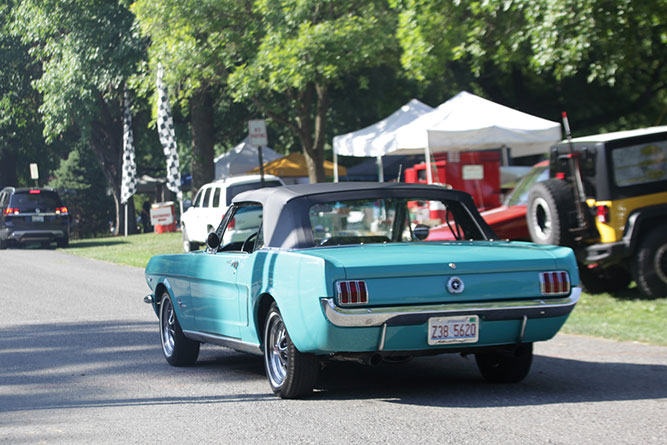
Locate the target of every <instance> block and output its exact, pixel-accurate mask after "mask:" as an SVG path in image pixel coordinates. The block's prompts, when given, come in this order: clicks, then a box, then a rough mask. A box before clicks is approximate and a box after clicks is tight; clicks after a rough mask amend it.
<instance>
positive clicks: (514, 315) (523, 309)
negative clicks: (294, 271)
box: [320, 287, 581, 327]
mask: <svg viewBox="0 0 667 445" xmlns="http://www.w3.org/2000/svg"><path fill="white" fill-rule="evenodd" d="M580 296H581V288H580V287H574V288H572V293H571V294H570V295H569V296H567V297H564V298H554V299H532V300H518V301H496V302H489V303H484V302H481V303H450V304H432V305H423V306H392V307H376V308H369V307H365V308H341V307H338V306H336V304H335V302H334V299H333V298H322V299H321V300H320V304H321V305H322V310H323V311H324V315H325V316H326V318H327V320H329V321H330V322H331V323H332V324H333V325H334V326H340V327H374V326H382V325H383V324H387V325H389V326H406V325H416V324H421V323H424V322H426V321H427V320H428V319H429V318H430V317H446V316H449V315H460V314H470V315H475V314H476V315H479V316H480V317H482V318H483V319H485V320H488V321H493V320H520V319H522V318H523V317H524V316H525V317H526V318H547V317H558V316H562V315H568V314H569V313H570V312H571V311H572V309H573V308H574V305H575V304H577V301H579V297H580Z"/></svg>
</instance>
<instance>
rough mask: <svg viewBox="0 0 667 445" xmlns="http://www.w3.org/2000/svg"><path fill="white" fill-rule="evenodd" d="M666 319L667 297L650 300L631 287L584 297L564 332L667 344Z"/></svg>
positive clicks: (583, 295)
mask: <svg viewBox="0 0 667 445" xmlns="http://www.w3.org/2000/svg"><path fill="white" fill-rule="evenodd" d="M633 286H634V284H633ZM665 320H667V298H659V299H657V300H646V299H643V298H642V295H641V294H640V293H639V290H638V289H637V288H636V287H630V288H629V289H627V290H625V291H623V292H619V293H617V294H615V295H613V296H612V295H610V294H598V295H591V294H586V293H584V294H582V296H581V299H580V300H579V303H577V306H576V307H575V308H574V311H573V312H572V314H571V315H570V318H569V319H568V321H567V323H566V324H565V327H564V328H563V332H568V333H570V334H583V335H591V336H594V337H604V338H610V339H614V340H623V341H639V342H644V343H652V344H658V345H667V327H666V326H665Z"/></svg>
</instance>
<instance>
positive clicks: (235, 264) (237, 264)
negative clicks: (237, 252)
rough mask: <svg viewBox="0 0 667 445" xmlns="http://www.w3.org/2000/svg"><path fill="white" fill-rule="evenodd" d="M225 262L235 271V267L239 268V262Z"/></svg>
mask: <svg viewBox="0 0 667 445" xmlns="http://www.w3.org/2000/svg"><path fill="white" fill-rule="evenodd" d="M227 262H228V263H229V264H230V265H231V266H232V267H233V268H234V269H236V268H237V267H239V262H238V260H230V261H227Z"/></svg>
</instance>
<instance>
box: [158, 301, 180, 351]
mask: <svg viewBox="0 0 667 445" xmlns="http://www.w3.org/2000/svg"><path fill="white" fill-rule="evenodd" d="M160 327H161V329H160V337H161V339H162V350H163V351H164V355H165V356H167V357H171V356H172V355H174V336H175V335H176V318H175V315H174V306H172V304H171V300H170V299H169V298H165V299H164V300H163V301H162V310H161V311H160Z"/></svg>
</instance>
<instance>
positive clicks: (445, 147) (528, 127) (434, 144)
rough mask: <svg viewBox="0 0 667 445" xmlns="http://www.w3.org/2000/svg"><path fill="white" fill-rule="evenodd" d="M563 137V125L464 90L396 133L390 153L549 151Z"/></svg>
mask: <svg viewBox="0 0 667 445" xmlns="http://www.w3.org/2000/svg"><path fill="white" fill-rule="evenodd" d="M560 140H561V129H560V124H559V123H557V122H552V121H548V120H546V119H542V118H539V117H536V116H532V115H530V114H526V113H522V112H521V111H517V110H514V109H512V108H509V107H506V106H503V105H500V104H497V103H495V102H491V101H490V100H486V99H483V98H481V97H479V96H475V95H474V94H470V93H468V92H465V91H462V92H460V93H459V94H457V95H456V96H454V97H453V98H451V99H450V100H448V101H447V102H445V103H443V104H441V105H440V106H438V107H437V108H436V109H434V110H433V111H432V112H430V113H428V114H424V115H423V116H421V117H419V118H417V119H415V120H414V121H413V122H412V123H410V124H409V125H406V126H404V127H403V128H401V129H400V130H398V131H397V132H396V141H395V143H396V146H395V148H393V149H392V150H390V152H391V154H407V153H411V152H414V151H415V150H420V151H423V150H424V149H425V148H427V147H428V148H429V149H430V150H431V151H432V152H438V151H464V150H483V149H486V148H499V147H501V146H507V147H510V148H511V149H512V156H513V157H519V156H528V155H533V154H542V153H547V152H548V151H549V147H551V145H553V144H554V143H556V142H558V141H560Z"/></svg>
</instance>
